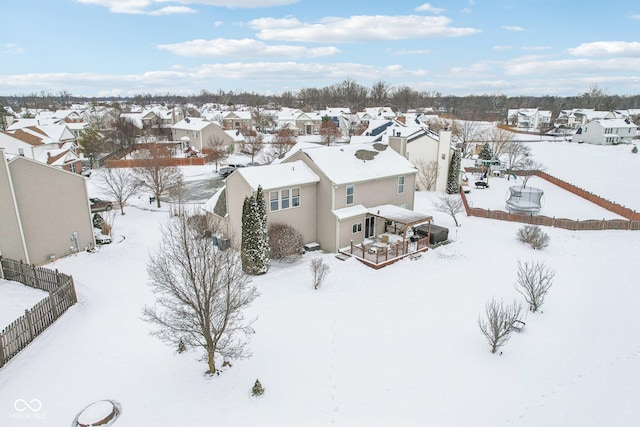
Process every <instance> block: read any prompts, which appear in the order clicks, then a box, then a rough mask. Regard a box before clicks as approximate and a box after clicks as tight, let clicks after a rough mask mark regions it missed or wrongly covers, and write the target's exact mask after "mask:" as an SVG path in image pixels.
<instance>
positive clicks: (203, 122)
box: [171, 117, 217, 130]
mask: <svg viewBox="0 0 640 427" xmlns="http://www.w3.org/2000/svg"><path fill="white" fill-rule="evenodd" d="M211 125H214V126H217V125H216V124H215V123H214V122H210V121H208V120H207V119H204V118H202V117H185V118H184V119H182V120H180V121H179V122H178V123H176V124H175V125H173V126H171V128H173V129H182V130H202V129H204V128H206V127H207V126H211Z"/></svg>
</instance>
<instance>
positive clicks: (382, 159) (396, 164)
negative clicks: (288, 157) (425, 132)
mask: <svg viewBox="0 0 640 427" xmlns="http://www.w3.org/2000/svg"><path fill="white" fill-rule="evenodd" d="M380 145H382V144H380ZM380 145H378V144H376V145H371V144H349V145H343V146H330V147H327V146H318V147H314V148H306V149H303V150H301V151H302V152H303V153H304V154H306V155H307V156H308V157H309V158H310V159H311V160H312V161H313V162H314V163H315V164H316V165H317V166H318V167H319V168H320V170H322V171H323V172H324V174H325V175H326V176H327V177H328V178H329V179H330V180H331V181H332V182H333V183H334V184H338V185H341V184H349V183H355V182H362V181H370V180H373V179H379V178H387V177H392V176H399V175H407V174H415V173H417V170H416V168H415V167H414V166H413V165H412V164H411V162H410V161H409V160H407V159H405V158H404V157H402V156H401V155H400V154H398V153H397V152H395V151H394V150H393V149H391V148H388V146H386V145H383V147H387V148H381V147H380ZM375 147H378V148H381V149H380V150H378V149H376V148H375ZM356 154H358V157H356ZM361 154H368V155H370V156H371V157H372V158H371V160H362V157H363V156H362V155H361ZM365 157H366V156H365Z"/></svg>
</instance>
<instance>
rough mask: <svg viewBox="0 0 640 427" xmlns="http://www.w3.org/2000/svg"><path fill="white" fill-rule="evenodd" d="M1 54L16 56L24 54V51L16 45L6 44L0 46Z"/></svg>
mask: <svg viewBox="0 0 640 427" xmlns="http://www.w3.org/2000/svg"><path fill="white" fill-rule="evenodd" d="M0 53H2V54H12V55H16V54H19V53H24V49H23V48H21V47H20V46H18V45H17V44H15V43H5V44H4V45H0Z"/></svg>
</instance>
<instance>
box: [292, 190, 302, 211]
mask: <svg viewBox="0 0 640 427" xmlns="http://www.w3.org/2000/svg"><path fill="white" fill-rule="evenodd" d="M298 206H300V188H292V189H291V207H292V208H297V207H298Z"/></svg>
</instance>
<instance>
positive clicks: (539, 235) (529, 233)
mask: <svg viewBox="0 0 640 427" xmlns="http://www.w3.org/2000/svg"><path fill="white" fill-rule="evenodd" d="M517 237H518V240H520V241H521V242H523V243H526V244H527V245H529V246H531V247H532V248H533V249H542V248H546V247H547V246H549V240H551V239H550V237H549V235H548V234H547V233H545V232H544V231H542V229H540V226H538V225H525V226H524V227H522V228H520V229H519V230H518V233H517Z"/></svg>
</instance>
